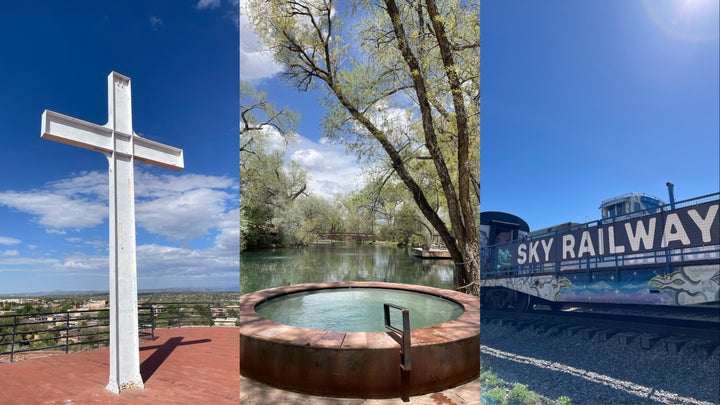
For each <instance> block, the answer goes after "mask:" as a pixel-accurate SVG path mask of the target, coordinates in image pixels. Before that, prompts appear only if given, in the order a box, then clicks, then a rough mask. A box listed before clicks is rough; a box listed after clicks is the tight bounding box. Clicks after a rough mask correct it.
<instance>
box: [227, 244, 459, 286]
mask: <svg viewBox="0 0 720 405" xmlns="http://www.w3.org/2000/svg"><path fill="white" fill-rule="evenodd" d="M348 281H384V282H391V283H405V284H418V285H426V286H430V287H438V288H447V289H454V288H455V283H454V266H453V264H452V261H450V260H421V259H418V258H416V257H413V256H411V255H410V253H409V249H407V248H398V247H394V246H384V245H370V244H362V245H360V244H357V243H347V244H336V243H333V244H332V245H316V246H309V247H304V248H297V249H273V250H263V251H253V252H242V253H241V254H240V293H241V294H247V293H251V292H254V291H258V290H262V289H265V288H272V287H281V286H286V285H292V284H301V283H325V282H348Z"/></svg>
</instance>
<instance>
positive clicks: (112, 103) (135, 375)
mask: <svg viewBox="0 0 720 405" xmlns="http://www.w3.org/2000/svg"><path fill="white" fill-rule="evenodd" d="M130 96H131V94H130V78H129V77H126V76H123V75H121V74H119V73H116V72H111V73H110V75H108V122H107V124H105V125H97V124H93V123H90V122H87V121H82V120H79V119H77V118H72V117H68V116H66V115H63V114H58V113H56V112H53V111H48V110H45V111H44V112H43V114H42V131H41V135H40V136H41V137H42V138H43V139H50V140H53V141H57V142H62V143H66V144H69V145H73V146H77V147H80V148H85V149H90V150H94V151H98V152H101V153H103V154H104V155H105V156H107V159H108V163H109V166H110V169H109V174H110V199H109V206H110V216H109V219H108V223H109V228H110V243H109V250H110V255H109V256H110V380H109V382H108V385H107V389H108V390H109V391H112V392H114V393H116V394H119V393H120V391H122V390H125V389H142V388H144V385H143V381H142V377H141V375H140V342H139V336H138V305H137V267H136V254H135V189H134V169H133V165H134V163H135V161H140V162H145V163H149V164H151V165H156V166H162V167H166V168H168V169H173V170H179V169H182V168H183V165H184V163H183V151H182V149H178V148H174V147H172V146H167V145H163V144H161V143H157V142H154V141H151V140H149V139H144V138H141V137H139V136H137V134H135V133H134V132H133V128H132V108H131V107H132V104H131V97H130Z"/></svg>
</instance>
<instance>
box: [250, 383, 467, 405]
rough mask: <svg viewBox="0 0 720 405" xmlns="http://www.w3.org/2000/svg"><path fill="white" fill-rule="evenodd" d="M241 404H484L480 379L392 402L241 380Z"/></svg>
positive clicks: (391, 400) (392, 399)
mask: <svg viewBox="0 0 720 405" xmlns="http://www.w3.org/2000/svg"><path fill="white" fill-rule="evenodd" d="M240 403H241V404H243V405H275V404H284V405H365V404H367V405H392V404H417V405H478V404H480V379H479V378H477V379H475V380H473V381H470V382H468V383H466V384H463V385H460V386H458V387H454V388H450V389H447V390H445V391H442V392H436V393H432V394H427V395H419V396H416V397H410V398H407V399H405V400H403V399H401V398H391V399H358V398H354V399H353V398H329V397H317V396H311V395H304V394H298V393H295V392H290V391H283V390H279V389H277V388H273V387H270V386H268V385H265V384H261V383H259V382H257V381H254V380H251V379H249V378H245V377H242V376H241V377H240Z"/></svg>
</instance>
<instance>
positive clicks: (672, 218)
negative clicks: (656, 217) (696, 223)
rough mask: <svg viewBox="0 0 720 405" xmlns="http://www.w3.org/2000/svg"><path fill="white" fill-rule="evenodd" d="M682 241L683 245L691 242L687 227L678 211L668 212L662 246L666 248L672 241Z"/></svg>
mask: <svg viewBox="0 0 720 405" xmlns="http://www.w3.org/2000/svg"><path fill="white" fill-rule="evenodd" d="M676 240H677V241H680V242H681V243H682V244H683V245H689V244H690V238H688V236H687V233H685V228H684V227H683V225H682V222H680V217H679V216H678V214H676V213H672V214H668V216H667V218H665V229H664V230H663V240H662V244H661V246H662V247H664V248H666V247H668V246H670V242H674V241H676Z"/></svg>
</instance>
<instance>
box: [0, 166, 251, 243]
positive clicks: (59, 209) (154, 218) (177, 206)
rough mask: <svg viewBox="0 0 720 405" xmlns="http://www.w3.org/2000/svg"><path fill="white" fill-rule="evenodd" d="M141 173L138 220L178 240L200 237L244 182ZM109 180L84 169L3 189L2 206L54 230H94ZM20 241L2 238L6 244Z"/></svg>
mask: <svg viewBox="0 0 720 405" xmlns="http://www.w3.org/2000/svg"><path fill="white" fill-rule="evenodd" d="M135 173H136V176H135V194H136V195H135V213H136V214H135V219H136V223H137V226H138V227H142V228H144V229H146V230H147V231H148V232H150V233H154V234H158V235H162V236H165V237H167V238H170V239H173V240H179V239H192V238H196V237H199V236H202V235H204V234H206V233H208V232H209V231H210V230H211V229H213V228H215V227H217V223H218V221H220V220H221V218H222V216H223V215H224V214H225V213H226V211H231V210H233V209H234V208H235V206H234V204H235V205H236V203H235V201H236V200H237V190H238V185H237V180H235V179H232V178H230V177H221V176H208V175H201V174H193V173H184V174H181V175H155V174H151V173H147V172H143V171H140V170H136V171H135ZM107 181H108V180H107V175H106V174H104V173H99V172H83V173H80V174H79V175H76V176H73V177H69V178H67V179H62V180H58V181H53V182H49V183H47V184H46V185H45V186H43V187H41V188H37V189H32V190H28V191H5V192H0V205H5V206H8V207H10V208H13V209H15V210H17V211H20V212H24V213H27V214H30V215H31V216H32V217H33V218H34V219H33V220H34V221H35V222H36V223H38V224H40V225H43V226H45V227H47V229H46V232H47V233H49V234H65V233H66V230H67V229H83V228H92V227H95V226H98V225H101V224H102V223H103V221H105V220H106V218H107V216H108V205H107V198H108V196H107V194H108V190H107V188H108V183H107ZM15 240H16V239H13V238H0V243H3V242H5V243H3V244H10V243H13V242H14V241H15ZM18 242H19V241H18Z"/></svg>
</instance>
